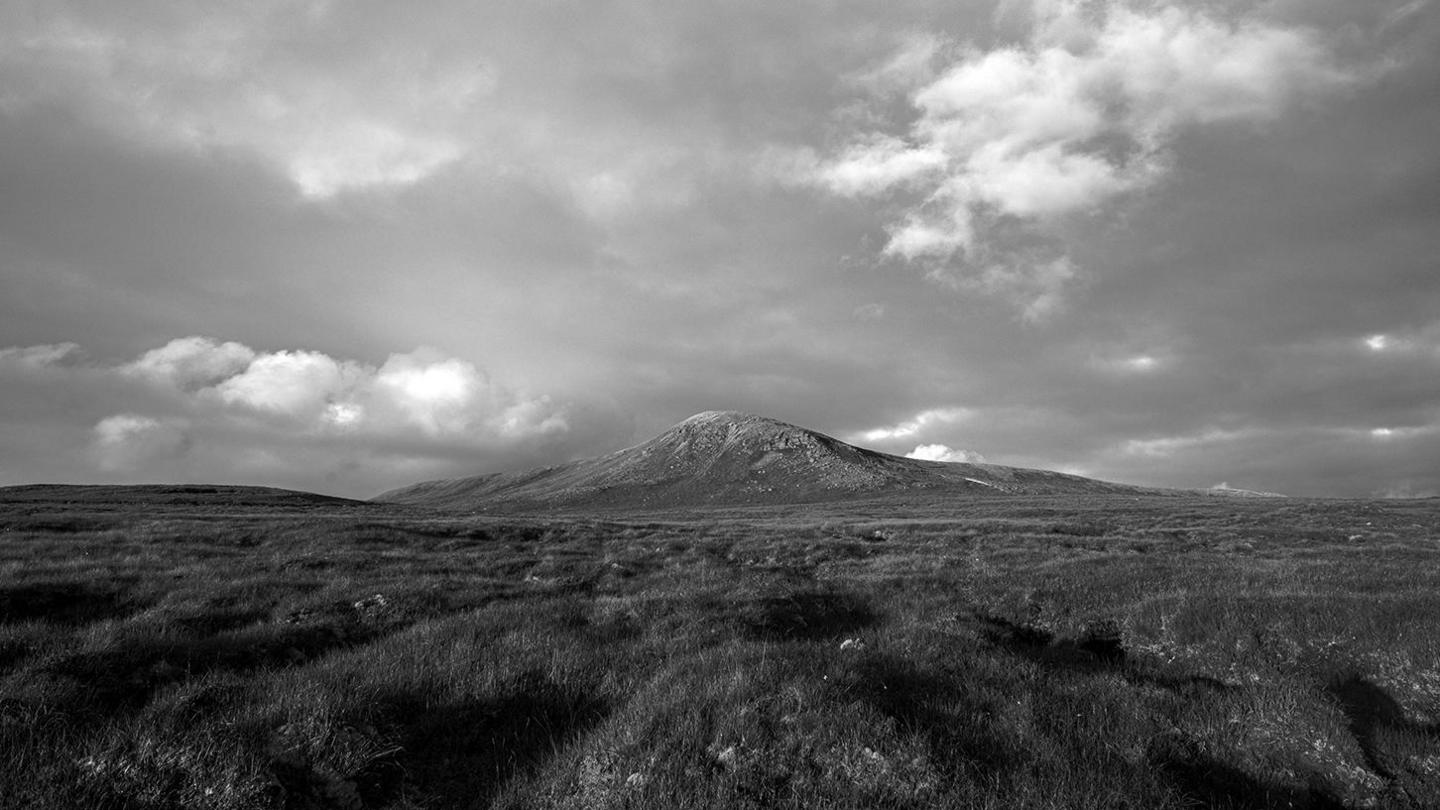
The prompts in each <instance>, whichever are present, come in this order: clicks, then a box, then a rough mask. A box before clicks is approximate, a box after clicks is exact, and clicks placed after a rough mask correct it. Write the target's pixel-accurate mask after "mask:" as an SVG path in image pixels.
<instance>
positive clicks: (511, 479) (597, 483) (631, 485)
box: [375, 411, 1154, 511]
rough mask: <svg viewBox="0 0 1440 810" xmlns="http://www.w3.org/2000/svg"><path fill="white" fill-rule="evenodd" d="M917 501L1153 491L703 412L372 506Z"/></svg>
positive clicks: (422, 487)
mask: <svg viewBox="0 0 1440 810" xmlns="http://www.w3.org/2000/svg"><path fill="white" fill-rule="evenodd" d="M920 490H923V491H930V492H935V493H936V494H939V495H951V494H954V495H1056V494H1066V493H1076V494H1078V493H1097V494H1098V493H1124V492H1154V490H1143V489H1141V488H1138V487H1131V486H1126V485H1122V484H1112V483H1107V482H1104V481H1096V480H1094V479H1089V478H1082V477H1080V476H1075V475H1065V474H1062V473H1056V472H1049V471H1046V470H1030V469H1022V468H1017V467H1005V466H1000V465H996V464H958V463H946V462H938V461H921V460H918V459H911V458H903V457H901V456H893V455H889V454H887V453H878V452H875V451H873V450H866V449H864V448H860V447H855V446H853V445H850V444H846V443H845V442H842V441H840V440H838V439H835V438H832V437H830V436H826V435H825V434H823V433H817V432H815V431H813V430H807V429H805V428H801V427H797V426H795V425H791V424H788V423H785V422H781V421H778V420H775V419H769V418H766V417H762V416H754V415H751V414H745V413H739V412H735V411H706V412H704V413H699V414H696V415H694V416H692V417H690V418H689V419H686V420H685V421H683V422H681V423H680V424H678V425H675V426H674V427H672V428H670V429H669V430H667V431H665V432H664V433H662V434H660V435H659V436H656V437H655V438H653V439H651V440H649V441H647V442H644V443H643V444H639V445H636V446H634V447H630V448H626V449H624V450H620V451H617V452H615V453H611V454H609V455H606V456H601V457H598V458H589V459H582V460H579V461H572V462H569V463H566V464H560V465H557V466H553V467H545V468H542V469H538V470H531V471H528V472H520V473H494V474H489V475H477V476H473V477H468V478H457V479H452V480H444V481H427V482H424V483H419V484H414V485H412V486H408V487H403V488H401V489H396V490H392V491H390V492H386V493H383V494H381V495H380V496H378V497H377V498H376V499H375V500H377V501H386V502H391V503H404V504H413V505H417V506H432V507H444V508H451V509H485V510H499V511H529V510H541V509H546V510H548V509H557V508H558V509H576V508H583V509H626V508H645V509H655V508H671V507H687V506H709V505H746V504H776V503H815V502H822V501H831V500H840V499H848V498H853V497H858V496H873V495H883V494H887V493H904V492H909V493H914V492H916V491H920Z"/></svg>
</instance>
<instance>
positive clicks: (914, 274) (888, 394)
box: [0, 0, 1440, 497]
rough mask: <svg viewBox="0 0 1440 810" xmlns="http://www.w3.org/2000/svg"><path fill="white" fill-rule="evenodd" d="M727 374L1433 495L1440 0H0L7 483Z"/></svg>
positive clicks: (1126, 449) (1068, 445) (668, 405)
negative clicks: (477, 0)
mask: <svg viewBox="0 0 1440 810" xmlns="http://www.w3.org/2000/svg"><path fill="white" fill-rule="evenodd" d="M714 409H734V410H742V411H748V412H753V413H758V414H762V415H766V416H771V417H775V418H778V419H782V420H785V421H788V422H793V423H796V424H799V425H802V426H805V427H808V428H811V429H815V430H819V431H821V432H824V433H828V434H830V435H832V436H835V437H837V438H841V439H844V440H847V441H851V442H854V443H857V444H860V445H862V446H866V447H870V448H873V449H877V450H882V451H885V452H890V453H896V454H900V455H912V456H915V457H921V458H929V459H936V460H954V461H980V460H983V461H987V462H991V463H997V464H1007V465H1016V466H1025V467H1039V468H1046V469H1055V470H1061V471H1065V472H1072V473H1078V474H1083V475H1089V476H1093V477H1098V478H1102V479H1106V480H1113V481H1122V482H1129V483H1137V484H1147V485H1158V486H1175V487H1215V486H1223V487H1232V488H1241V489H1255V490H1264V491H1274V492H1281V493H1286V494H1291V495H1306V496H1337V497H1372V496H1375V497H1417V496H1433V495H1436V494H1440V2H1437V0H1370V1H1369V2H1364V3H1359V2H1354V1H1353V0H1264V1H1260V0H1250V1H1247V0H1203V2H1202V1H1201V0H1189V1H1186V0H1151V1H1150V2H1140V0H1135V1H1134V2H1123V1H1122V0H1093V1H1089V2H1087V1H1084V0H999V1H998V2H996V1H995V0H984V1H982V0H973V1H972V0H949V2H930V1H929V0H887V2H884V3H879V2H874V3H856V2H839V1H838V0H832V2H819V1H818V0H813V1H812V0H797V1H796V2H786V3H775V2H770V0H730V1H729V2H723V3H717V2H693V1H691V0H614V1H612V0H587V2H571V3H562V2H557V1H556V0H527V1H526V2H511V1H507V0H495V2H489V3H479V4H477V3H468V2H427V3H423V4H420V3H416V4H411V3H403V4H402V3H393V2H386V1H384V0H251V1H250V2H246V3H228V4H220V3H198V2H173V0H164V1H163V2H162V1H160V0H154V1H153V2H152V1H151V0H127V2H125V3H114V2H104V1H103V0H94V1H93V2H87V1H86V0H73V2H61V1H60V0H7V2H5V3H3V4H0V485H9V484H22V483H32V482H73V483H99V482H115V483H147V482H214V483H243V484H265V485H272V486H283V487H292V488H299V489H305V490H311V491H317V492H324V493H331V494H337V495H345V496H351V497H369V496H372V495H374V494H376V493H378V492H380V491H382V490H385V489H388V488H391V487H396V486H401V485H404V484H408V483H412V482H415V481H418V480H424V479H432V478H441V477H452V476H459V475H470V474H478V473H485V472H497V471H505V470H521V469H528V468H531V467H536V466H542V465H550V464H557V463H560V462H563V461H566V460H570V459H574V458H580V457H586V456H592V455H597V454H601V453H605V452H610V451H613V450H617V449H620V448H622V447H625V446H628V445H631V444H634V443H636V442H638V441H642V440H644V439H646V438H648V437H649V436H651V435H654V434H656V433H658V432H660V431H662V430H663V429H665V428H666V427H668V426H669V425H671V424H674V423H676V422H678V421H680V420H682V419H684V418H685V417H687V416H689V415H691V414H693V413H695V412H698V411H703V410H714Z"/></svg>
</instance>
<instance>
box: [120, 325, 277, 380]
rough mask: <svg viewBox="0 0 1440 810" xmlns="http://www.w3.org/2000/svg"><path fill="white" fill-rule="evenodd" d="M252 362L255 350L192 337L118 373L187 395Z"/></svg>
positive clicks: (149, 354) (153, 352) (143, 357)
mask: <svg viewBox="0 0 1440 810" xmlns="http://www.w3.org/2000/svg"><path fill="white" fill-rule="evenodd" d="M254 359H255V350H254V349H251V348H250V347H249V346H245V345H243V344H240V343H235V342H233V341H227V342H225V343H217V342H215V341H214V340H212V339H210V338H207V337H199V336H194V337H185V338H176V339H175V340H172V341H170V342H169V343H167V344H165V345H164V346H161V347H160V348H158V349H151V350H150V351H148V352H145V353H144V354H142V355H140V357H139V358H138V359H136V360H135V361H134V362H131V363H127V364H125V365H123V366H121V367H120V370H121V371H122V372H124V373H127V374H133V375H135V376H137V377H141V378H144V379H148V380H152V381H156V382H163V383H166V384H169V385H173V386H175V387H176V388H180V389H183V390H187V391H189V390H193V389H196V388H204V387H207V386H211V385H214V384H215V383H218V382H220V381H221V380H224V379H226V378H229V377H232V376H234V375H236V374H238V373H240V372H241V371H244V370H245V369H246V368H248V367H249V366H250V363H251V362H252V361H253V360H254Z"/></svg>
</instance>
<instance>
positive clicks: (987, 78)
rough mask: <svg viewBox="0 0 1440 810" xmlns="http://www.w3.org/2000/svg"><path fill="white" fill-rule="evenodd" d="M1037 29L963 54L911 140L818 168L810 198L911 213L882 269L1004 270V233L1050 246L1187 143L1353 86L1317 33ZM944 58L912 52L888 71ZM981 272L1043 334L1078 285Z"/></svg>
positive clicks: (1067, 3) (1077, 15)
mask: <svg viewBox="0 0 1440 810" xmlns="http://www.w3.org/2000/svg"><path fill="white" fill-rule="evenodd" d="M1032 22H1033V25H1032V30H1031V32H1030V34H1029V36H1028V38H1027V39H1026V40H1025V41H1023V42H1022V43H1019V44H1017V45H1011V46H1000V47H995V48H992V49H990V50H985V51H982V50H978V49H973V48H972V49H970V50H968V51H964V52H963V53H962V55H961V56H960V57H959V58H958V60H956V61H955V62H954V63H953V64H951V65H950V66H949V67H948V68H946V69H945V70H943V71H942V72H941V73H940V74H939V75H938V76H936V77H934V78H927V79H925V80H924V81H923V83H921V84H919V85H917V86H916V87H915V88H914V89H913V91H912V92H911V94H910V102H911V104H912V105H913V108H914V112H915V117H914V119H913V122H912V123H911V124H910V125H909V126H908V130H907V131H905V132H904V133H903V134H895V133H886V132H879V133H869V134H865V135H862V136H859V137H858V138H856V139H855V140H853V141H852V142H851V143H850V145H849V146H847V147H845V148H844V149H842V150H841V151H840V152H839V154H837V155H836V156H834V157H833V158H831V159H829V160H823V161H818V162H817V163H816V164H815V166H814V168H813V171H812V177H811V179H812V182H814V183H816V184H818V185H820V186H822V187H824V188H826V189H828V190H829V191H831V192H833V193H835V194H838V195H842V196H878V195H892V196H896V197H899V198H901V199H902V211H903V213H902V215H901V216H900V217H899V218H898V220H896V221H893V222H892V223H891V224H890V227H889V240H888V242H887V243H886V245H885V247H884V253H886V254H888V255H891V256H896V257H900V258H903V259H905V260H909V261H921V262H928V263H930V264H931V265H936V266H944V265H946V264H948V263H951V262H952V261H955V260H960V259H969V260H970V262H971V263H972V264H974V259H975V258H976V255H977V254H978V255H979V256H980V257H981V258H982V259H983V256H984V254H986V253H991V254H994V255H996V256H998V257H999V259H1000V263H1001V264H1004V263H1005V262H1006V261H1007V260H1008V256H1009V253H1010V251H1009V250H1008V249H1007V248H1006V247H1005V246H1004V245H1002V244H1000V241H999V240H996V239H993V238H992V237H991V236H990V235H989V233H990V231H991V230H993V226H995V225H996V224H997V223H999V222H1001V221H1002V220H1005V221H1009V222H1012V223H1020V224H1023V225H1024V226H1026V227H1027V228H1030V229H1031V230H1032V231H1034V232H1036V233H1039V234H1045V233H1046V232H1047V229H1049V228H1050V226H1052V225H1054V224H1055V223H1056V222H1057V221H1058V220H1060V219H1062V218H1065V217H1070V216H1074V215H1079V214H1086V213H1089V212H1093V211H1096V210H1097V209H1100V208H1101V207H1103V206H1106V205H1108V204H1110V203H1113V202H1115V201H1117V200H1119V199H1121V198H1123V197H1125V196H1126V195H1128V194H1130V193H1132V192H1135V191H1137V190H1140V189H1144V188H1148V187H1151V186H1153V185H1155V184H1156V183H1157V182H1158V181H1159V180H1160V179H1161V178H1163V177H1165V176H1166V175H1167V173H1168V171H1169V168H1170V165H1171V155H1170V151H1171V146H1172V144H1173V143H1174V141H1175V139H1176V137H1177V135H1178V134H1179V133H1180V132H1181V131H1183V130H1184V129H1185V128H1187V127H1192V126H1203V125H1214V124H1219V123H1224V122H1241V123H1247V124H1254V123H1259V122H1264V121H1267V120H1270V119H1273V118H1275V117H1277V116H1279V115H1281V114H1282V113H1283V112H1285V111H1286V110H1288V109H1290V108H1291V107H1293V106H1294V105H1295V104H1296V103H1297V102H1299V101H1301V100H1303V99H1306V98H1310V97H1312V96H1315V95H1317V94H1319V93H1321V92H1323V91H1326V90H1330V89H1333V88H1335V87H1337V86H1341V85H1344V84H1346V83H1347V82H1348V81H1350V80H1351V77H1350V76H1349V75H1348V74H1346V73H1345V72H1344V71H1343V70H1342V69H1341V68H1339V67H1337V66H1336V65H1335V64H1334V60H1333V59H1332V58H1331V56H1330V55H1329V53H1328V52H1327V51H1326V49H1325V47H1324V46H1323V44H1322V43H1321V42H1320V41H1319V40H1318V39H1317V37H1316V36H1315V35H1314V34H1312V33H1310V32H1308V31H1306V30H1301V29H1294V28H1285V27H1280V26H1277V25H1273V24H1268V23H1265V22H1261V21H1257V20H1250V19H1239V20H1233V21H1226V20H1221V19H1217V18H1216V17H1214V16H1212V15H1210V14H1208V13H1206V12H1204V11H1200V10H1194V9H1186V8H1182V7H1180V6H1178V5H1174V4H1171V3H1161V4H1158V5H1148V6H1145V7H1143V8H1131V7H1130V6H1129V5H1127V4H1124V3H1121V2H1109V3H1105V4H1103V5H1098V6H1097V5H1096V4H1093V3H1081V2H1077V1H1074V0H1058V1H1056V2H1036V3H1035V4H1034V5H1033V21H1032ZM935 53H936V49H935V48H933V47H930V48H929V49H928V50H926V49H924V48H922V49H920V50H919V51H914V49H913V47H912V48H911V49H905V50H902V51H901V53H900V54H898V55H897V56H896V57H894V58H893V59H892V60H891V61H890V62H889V63H887V65H890V66H897V65H898V66H905V65H913V64H916V63H923V62H924V60H926V59H930V58H933V57H934V55H935ZM922 57H923V58H922ZM876 75H886V76H896V75H900V76H905V75H909V76H919V75H922V73H921V72H920V71H916V70H900V69H899V68H897V69H896V70H889V68H888V67H882V68H880V69H878V73H877V74H876ZM985 264H986V263H985V262H983V261H982V262H981V263H980V267H981V268H984V267H985ZM1062 270H1063V272H1061V271H1062ZM980 272H981V274H982V275H983V276H988V277H989V278H991V279H992V280H991V281H984V282H982V286H989V287H991V288H992V291H1000V290H1002V289H1003V292H1004V293H1006V294H1009V295H1011V296H1014V297H1018V298H1020V299H1022V300H1025V301H1029V302H1032V303H1033V304H1034V306H1033V307H1032V308H1031V309H1030V310H1029V311H1028V312H1027V317H1030V318H1032V319H1033V318H1034V317H1037V316H1039V315H1042V314H1043V313H1044V312H1046V311H1048V310H1051V309H1054V307H1055V305H1056V304H1055V301H1056V299H1057V298H1058V296H1059V295H1060V289H1061V288H1062V287H1063V286H1064V285H1065V283H1066V282H1067V281H1068V280H1069V279H1071V278H1073V277H1074V276H1075V272H1074V267H1073V265H1071V264H1070V263H1069V260H1068V258H1066V257H1065V256H1063V255H1062V256H1060V257H1059V258H1056V259H1053V260H1051V261H1048V262H1039V263H1036V262H1022V263H1021V265H1020V266H1018V267H1010V268H1006V269H1005V270H1004V271H1002V272H1000V273H999V275H998V276H997V271H995V270H993V269H989V270H984V269H982V270H981V271H980ZM997 277H999V278H1001V281H998V282H997V281H994V280H993V279H995V278H997ZM1027 286H1029V287H1032V288H1034V289H1029V290H1026V289H1025V287H1027Z"/></svg>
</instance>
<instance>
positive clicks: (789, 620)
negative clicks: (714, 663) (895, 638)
mask: <svg viewBox="0 0 1440 810" xmlns="http://www.w3.org/2000/svg"><path fill="white" fill-rule="evenodd" d="M877 618H878V617H877V616H876V615H875V612H874V611H873V610H871V608H870V605H869V603H868V602H866V601H865V600H864V599H861V598H860V597H858V596H856V595H854V594H848V593H841V592H832V591H822V590H805V591H796V592H794V593H787V594H782V595H778V596H768V597H763V598H760V599H756V600H754V601H753V602H751V603H749V604H748V605H746V606H745V608H744V609H743V610H742V614H741V617H740V621H741V624H742V626H743V627H744V630H745V632H746V634H747V635H749V636H750V637H751V638H755V639H758V640H762V641H818V640H824V639H831V638H837V637H839V636H842V635H845V634H847V633H854V632H856V631H859V630H861V629H863V628H865V627H869V626H871V625H873V624H875V622H876V620H877Z"/></svg>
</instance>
